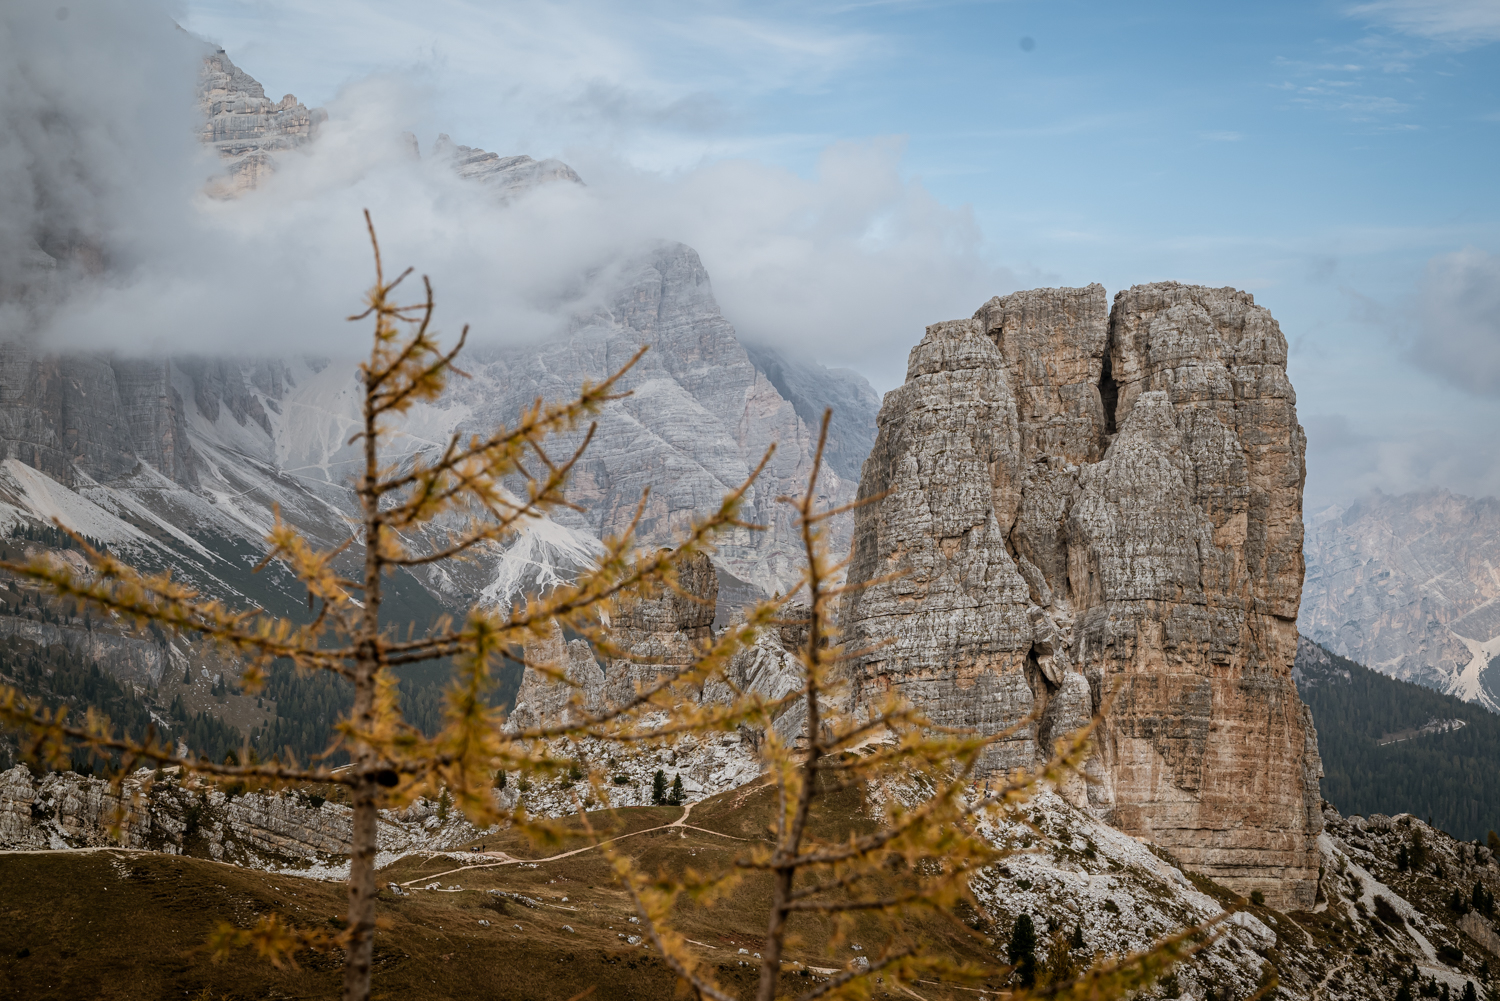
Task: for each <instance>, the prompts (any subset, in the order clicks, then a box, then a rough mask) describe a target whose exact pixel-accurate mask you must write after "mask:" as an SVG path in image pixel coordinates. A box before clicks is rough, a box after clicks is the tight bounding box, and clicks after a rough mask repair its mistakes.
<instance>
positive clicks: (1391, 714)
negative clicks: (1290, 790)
mask: <svg viewBox="0 0 1500 1001" xmlns="http://www.w3.org/2000/svg"><path fill="white" fill-rule="evenodd" d="M1297 673H1298V675H1299V677H1298V679H1297V690H1298V691H1299V692H1300V693H1301V695H1302V700H1303V701H1304V702H1306V703H1307V705H1308V707H1309V708H1310V709H1311V710H1312V714H1313V722H1314V723H1315V724H1316V725H1317V728H1318V749H1319V751H1320V752H1321V753H1322V755H1323V798H1324V799H1326V800H1328V801H1329V802H1330V803H1332V804H1333V805H1334V806H1336V807H1338V809H1339V811H1340V812H1341V813H1343V814H1344V815H1345V816H1349V815H1351V814H1356V813H1358V814H1363V815H1366V816H1368V815H1369V814H1371V813H1384V814H1391V815H1394V814H1398V813H1412V814H1415V815H1417V816H1418V817H1421V818H1422V819H1423V820H1426V819H1428V818H1429V817H1430V818H1431V822H1432V823H1433V825H1434V826H1436V827H1439V828H1441V829H1442V830H1445V831H1447V832H1448V833H1450V834H1452V835H1453V836H1454V837H1457V838H1461V839H1464V840H1472V839H1475V838H1480V839H1483V838H1485V837H1486V836H1487V834H1488V832H1489V831H1491V830H1500V716H1496V715H1495V714H1494V713H1491V712H1490V711H1489V710H1487V709H1484V708H1483V707H1481V706H1477V705H1474V704H1472V703H1468V702H1464V701H1462V700H1461V699H1457V698H1454V697H1453V696H1451V695H1442V694H1440V693H1438V692H1435V691H1433V690H1432V689H1430V688H1424V687H1422V686H1420V685H1414V684H1411V683H1410V682H1405V681H1397V680H1396V679H1394V678H1388V677H1386V676H1385V675H1383V674H1380V673H1378V672H1375V671H1371V670H1370V669H1368V668H1366V667H1362V666H1361V665H1359V664H1356V663H1354V662H1353V661H1351V660H1347V659H1345V658H1343V657H1339V656H1337V655H1336V654H1332V653H1329V652H1328V651H1326V650H1324V649H1323V648H1322V647H1319V646H1317V645H1316V644H1311V643H1308V642H1307V641H1305V640H1304V642H1303V644H1302V646H1301V647H1300V648H1299V650H1298V656H1297ZM1433 720H1460V721H1462V722H1463V724H1464V725H1463V726H1462V727H1461V728H1458V729H1454V730H1451V731H1449V732H1428V733H1423V732H1421V730H1422V728H1423V727H1424V726H1426V725H1427V724H1429V723H1430V722H1431V721H1433Z"/></svg>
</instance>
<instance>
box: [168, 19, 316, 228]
mask: <svg viewBox="0 0 1500 1001" xmlns="http://www.w3.org/2000/svg"><path fill="white" fill-rule="evenodd" d="M198 106H199V108H200V109H201V110H202V112H203V119H204V121H203V133H202V140H203V142H204V144H206V145H208V146H212V147H213V148H214V149H216V150H218V152H219V156H220V157H221V158H223V160H224V161H225V172H224V173H225V176H224V178H223V179H222V180H220V181H218V182H216V183H215V184H214V185H213V186H212V188H211V193H212V194H214V195H217V196H218V197H223V198H232V197H234V196H236V195H239V194H241V193H243V192H245V191H248V190H250V189H251V188H254V187H256V186H257V185H259V184H260V182H261V181H263V180H264V179H265V178H266V177H267V176H269V175H270V174H271V172H272V171H274V170H275V169H276V155H277V154H279V153H284V152H286V151H287V150H292V149H296V148H297V147H298V146H301V145H302V144H304V143H306V142H308V141H309V140H311V139H312V138H313V135H314V133H315V132H316V130H317V127H318V124H319V123H320V122H322V121H324V120H325V119H326V118H327V117H328V116H327V113H326V112H324V111H323V109H322V108H313V109H311V110H309V109H308V108H307V107H306V106H305V105H303V104H302V103H301V102H300V101H298V100H297V99H296V98H295V97H293V96H292V95H291V94H287V95H286V96H284V97H283V98H282V99H281V100H279V101H273V100H271V99H270V98H268V97H267V96H266V91H265V88H264V87H262V86H261V85H260V83H259V81H257V80H256V79H255V78H254V77H252V76H251V75H250V74H248V73H246V72H245V71H244V70H242V69H240V68H239V67H238V66H236V65H235V64H234V63H233V62H232V61H231V60H230V58H229V56H227V55H225V53H224V50H223V49H218V50H217V51H215V52H213V53H212V54H210V55H209V56H207V57H206V58H205V59H204V60H203V72H202V74H201V76H200V78H199V81H198Z"/></svg>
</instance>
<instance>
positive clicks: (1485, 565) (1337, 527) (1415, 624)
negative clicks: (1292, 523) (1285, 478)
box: [1298, 491, 1500, 711]
mask: <svg viewBox="0 0 1500 1001" xmlns="http://www.w3.org/2000/svg"><path fill="white" fill-rule="evenodd" d="M1306 552H1307V585H1306V589H1305V592H1304V595H1303V601H1302V608H1301V614H1300V615H1299V617H1298V626H1299V628H1300V629H1301V630H1302V631H1303V632H1304V633H1306V634H1307V635H1308V636H1309V637H1311V638H1312V639H1314V640H1316V641H1317V642H1319V643H1322V644H1323V645H1325V646H1327V647H1328V648H1329V649H1330V650H1332V651H1333V652H1334V653H1337V654H1339V655H1340V656H1343V657H1348V658H1349V659H1350V660H1355V661H1358V662H1359V663H1361V664H1365V665H1366V666H1368V667H1370V668H1371V669H1372V670H1376V671H1380V672H1382V673H1384V674H1389V675H1391V676H1392V677H1395V678H1401V679H1403V680H1406V681H1415V682H1417V683H1419V684H1424V685H1428V686H1430V687H1433V688H1436V689H1438V690H1439V691H1443V692H1447V693H1448V694H1450V695H1457V696H1459V697H1460V698H1463V699H1467V700H1469V701H1471V702H1479V703H1481V704H1483V705H1486V706H1488V707H1489V708H1491V709H1494V710H1496V711H1500V675H1497V674H1496V673H1495V672H1494V671H1492V670H1491V665H1492V664H1493V665H1494V666H1495V667H1500V500H1496V499H1495V498H1480V499H1473V498H1469V497H1462V496H1458V495H1455V494H1451V493H1448V492H1447V491H1429V492H1426V493H1414V494H1404V495H1400V496H1389V495H1386V494H1374V495H1372V496H1370V497H1366V498H1365V499H1363V500H1361V501H1359V502H1358V503H1357V504H1355V505H1353V506H1352V507H1350V508H1348V509H1346V510H1332V511H1328V512H1325V513H1324V514H1323V515H1322V516H1321V518H1320V520H1318V521H1317V522H1315V523H1314V525H1313V527H1312V528H1311V529H1310V530H1309V532H1308V537H1307V543H1306Z"/></svg>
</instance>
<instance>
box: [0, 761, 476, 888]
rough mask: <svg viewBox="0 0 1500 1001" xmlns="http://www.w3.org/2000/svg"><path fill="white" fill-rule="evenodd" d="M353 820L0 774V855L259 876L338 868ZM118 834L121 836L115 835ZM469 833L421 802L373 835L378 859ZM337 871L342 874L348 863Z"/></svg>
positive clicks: (68, 776) (186, 791) (301, 804)
mask: <svg viewBox="0 0 1500 1001" xmlns="http://www.w3.org/2000/svg"><path fill="white" fill-rule="evenodd" d="M174 771H175V769H174ZM350 816H351V813H350V810H349V808H348V807H347V806H341V805H339V804H337V803H329V802H324V801H323V800H322V799H320V798H313V797H311V796H308V795H304V794H300V793H296V792H282V793H257V792H247V793H240V794H237V795H233V796H231V795H228V794H226V793H225V792H224V791H223V790H222V789H218V788H214V787H211V786H198V785H190V786H185V785H183V784H181V783H180V782H179V781H178V780H177V779H176V778H175V776H172V775H168V776H167V777H166V778H165V779H161V780H153V779H152V777H151V773H150V772H149V771H144V770H143V771H140V772H136V773H135V774H134V775H131V776H127V777H126V778H125V779H124V780H123V782H122V783H121V787H120V792H119V794H116V793H114V792H112V791H111V789H110V785H109V783H108V782H106V781H104V780H102V779H97V778H92V777H89V776H84V775H78V774H76V773H74V772H47V773H45V774H43V775H41V776H40V777H36V776H33V775H32V774H31V771H30V770H29V769H28V768H27V767H26V766H25V765H17V766H15V767H14V768H11V769H10V770H9V771H5V772H0V846H4V847H6V848H79V847H88V846H96V845H109V844H123V845H124V846H125V847H129V848H148V849H152V850H155V851H163V852H167V853H169V854H174V855H175V854H199V855H207V856H208V857H210V858H215V859H221V860H224V861H233V862H237V863H240V864H247V865H253V866H258V867H266V866H273V867H280V866H286V865H292V866H294V867H296V866H302V865H307V864H308V863H315V864H316V863H332V864H333V865H334V866H335V868H336V867H337V866H338V865H339V863H340V861H341V857H342V856H347V855H348V852H349V850H350V845H351V844H352V840H351V834H350V831H351V826H350V825H351V822H350ZM114 825H118V827H119V831H120V835H121V836H120V837H115V836H113V835H111V833H110V828H111V827H112V826H114ZM474 833H475V831H474V828H473V827H471V826H470V825H469V824H467V823H466V822H465V821H463V820H462V818H459V817H457V816H455V817H454V818H453V819H452V820H451V821H450V822H449V823H447V824H442V823H440V822H438V820H437V818H436V805H435V804H433V803H430V802H428V801H426V800H418V801H417V802H416V803H414V804H412V806H410V807H408V808H407V809H405V810H402V811H399V812H397V811H390V810H387V811H382V813H381V816H380V821H379V827H378V828H377V836H378V838H379V846H380V851H382V852H399V851H410V850H416V849H423V848H437V849H441V848H443V847H446V846H447V845H450V844H453V843H456V842H459V841H463V840H465V839H467V838H469V837H472V836H473V834H474ZM342 862H343V863H344V864H345V865H346V866H347V858H343V859H342ZM331 874H336V873H331Z"/></svg>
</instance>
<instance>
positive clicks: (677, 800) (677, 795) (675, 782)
mask: <svg viewBox="0 0 1500 1001" xmlns="http://www.w3.org/2000/svg"><path fill="white" fill-rule="evenodd" d="M667 805H668V806H681V805H682V773H681V772H678V773H677V776H676V777H675V778H673V779H672V791H671V792H670V793H668V794H667Z"/></svg>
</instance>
